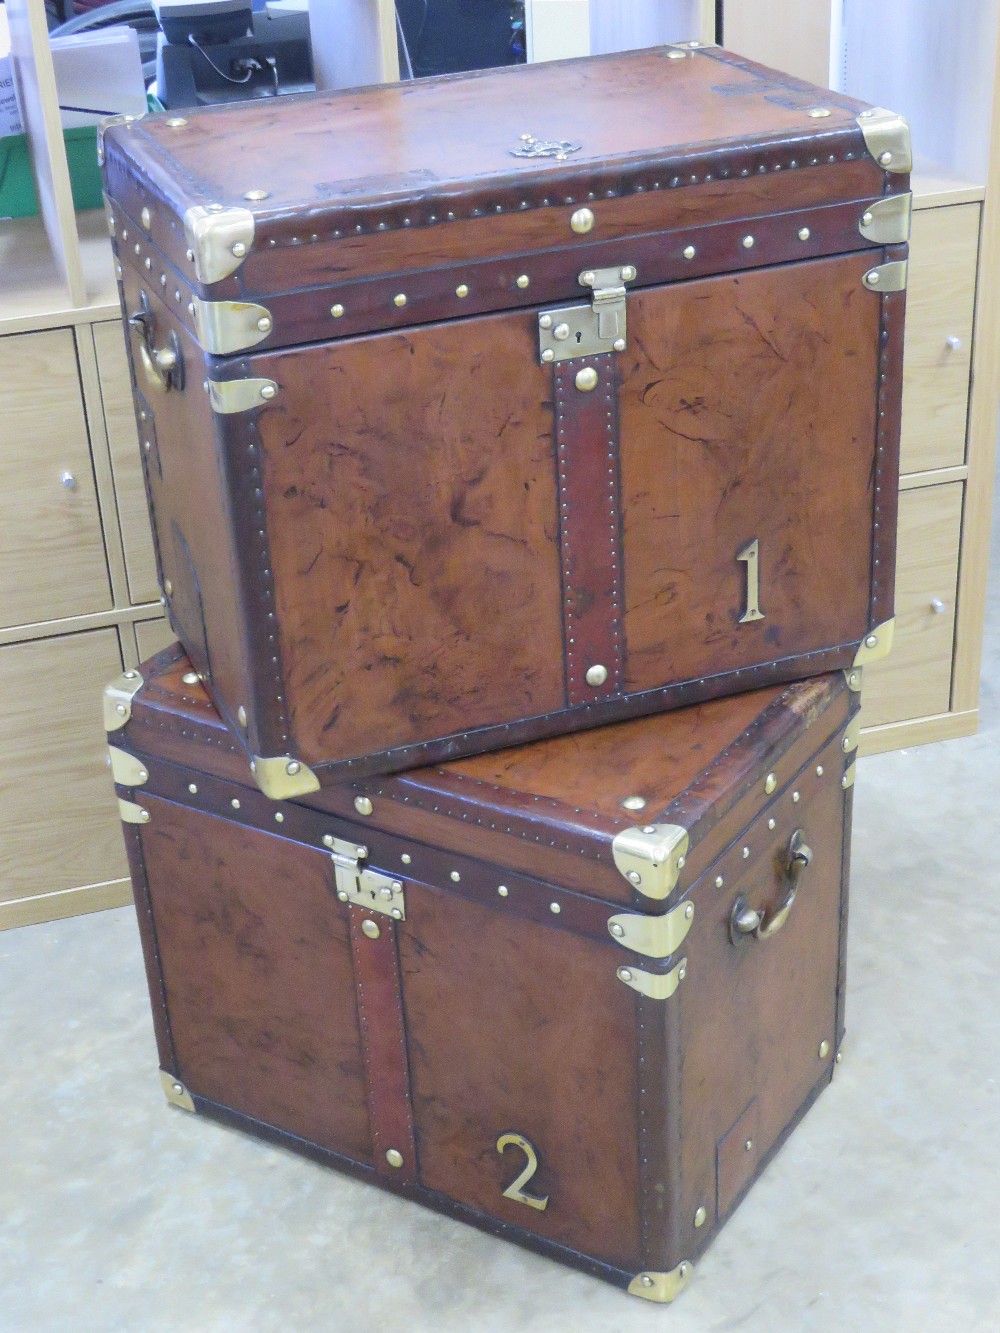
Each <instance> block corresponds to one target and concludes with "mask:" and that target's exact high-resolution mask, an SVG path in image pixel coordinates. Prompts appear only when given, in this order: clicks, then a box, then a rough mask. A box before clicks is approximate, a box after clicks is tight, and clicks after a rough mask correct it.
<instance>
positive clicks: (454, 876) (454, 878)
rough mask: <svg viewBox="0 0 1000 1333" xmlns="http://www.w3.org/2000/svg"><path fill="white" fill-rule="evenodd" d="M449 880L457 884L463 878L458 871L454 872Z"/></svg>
mask: <svg viewBox="0 0 1000 1333" xmlns="http://www.w3.org/2000/svg"><path fill="white" fill-rule="evenodd" d="M448 878H449V879H450V880H451V881H452V883H453V884H457V883H458V881H459V880H460V879H461V878H462V876H461V875H460V874H459V873H458V871H457V870H453V871H452V872H451V874H450V875H449V877H448Z"/></svg>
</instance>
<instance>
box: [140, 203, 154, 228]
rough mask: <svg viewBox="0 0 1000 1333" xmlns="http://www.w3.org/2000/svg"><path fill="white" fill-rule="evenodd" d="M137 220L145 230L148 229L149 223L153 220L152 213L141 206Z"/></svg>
mask: <svg viewBox="0 0 1000 1333" xmlns="http://www.w3.org/2000/svg"><path fill="white" fill-rule="evenodd" d="M139 221H140V222H141V223H142V225H143V226H144V227H145V228H146V230H147V231H149V224H150V223H151V222H152V221H153V215H152V214H151V213H150V211H149V209H148V208H143V210H142V212H141V213H140V214H139Z"/></svg>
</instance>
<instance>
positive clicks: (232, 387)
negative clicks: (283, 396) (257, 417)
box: [205, 379, 278, 416]
mask: <svg viewBox="0 0 1000 1333" xmlns="http://www.w3.org/2000/svg"><path fill="white" fill-rule="evenodd" d="M205 383H206V384H207V385H208V396H209V399H210V401H211V404H212V411H213V412H218V413H219V414H220V415H221V416H229V415H231V414H232V413H233V412H252V411H253V409H254V408H255V407H263V406H264V404H265V403H269V402H270V401H271V399H272V398H274V397H275V395H276V394H277V392H278V386H277V384H275V382H274V380H266V379H246V380H206V381H205Z"/></svg>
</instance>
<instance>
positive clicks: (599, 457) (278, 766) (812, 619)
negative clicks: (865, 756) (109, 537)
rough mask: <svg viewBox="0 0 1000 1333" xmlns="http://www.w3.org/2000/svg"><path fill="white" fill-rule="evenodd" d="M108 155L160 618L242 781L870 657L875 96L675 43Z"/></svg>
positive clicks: (888, 264) (892, 422) (890, 196)
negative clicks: (868, 103)
mask: <svg viewBox="0 0 1000 1333" xmlns="http://www.w3.org/2000/svg"><path fill="white" fill-rule="evenodd" d="M531 134H534V135H538V136H543V135H545V136H547V135H558V136H568V137H567V138H565V139H564V138H562V137H560V138H557V139H553V140H547V139H542V138H538V139H532V138H531V137H530V135H531ZM524 135H527V136H528V137H527V138H524V137H522V136H524ZM545 153H552V154H554V155H552V156H545V155H544V154H545ZM103 154H104V171H105V180H106V186H107V191H108V196H109V201H110V202H109V211H110V218H111V224H112V228H113V235H114V244H115V247H116V253H117V257H118V264H119V272H120V277H121V294H122V304H123V310H124V313H125V315H126V316H127V317H128V318H129V324H130V328H131V335H132V336H131V350H132V362H133V369H134V376H135V391H136V406H137V412H138V419H139V426H140V432H141V438H142V441H143V451H144V460H145V473H146V481H147V485H148V491H149V499H150V504H151V509H152V515H153V523H154V529H155V537H156V546H157V554H158V560H159V567H160V571H161V579H162V587H163V591H164V595H165V600H166V606H167V611H168V614H169V616H170V620H171V623H172V625H173V626H174V629H175V630H176V632H177V634H178V636H179V638H180V639H181V640H182V642H183V643H184V645H185V647H186V650H187V651H188V653H189V654H190V656H191V659H192V661H193V663H194V667H195V669H196V670H197V671H198V673H199V674H200V675H201V677H202V678H203V680H204V681H205V682H206V684H207V686H208V688H209V690H210V693H211V695H212V698H213V700H214V701H215V704H216V706H217V707H218V709H219V711H220V712H221V714H222V716H223V717H224V718H225V719H226V721H227V723H228V724H229V725H230V727H231V728H232V730H233V732H234V734H235V735H236V736H238V737H239V739H240V742H241V744H242V746H243V750H244V754H245V758H246V760H250V761H252V762H253V763H254V772H255V776H256V780H257V782H258V783H259V785H260V786H261V788H262V789H263V790H264V791H266V792H267V793H268V794H270V795H272V796H274V797H276V798H278V797H284V796H294V795H296V794H301V793H303V792H306V791H309V790H312V789H315V788H316V787H318V786H320V785H327V784H328V783H333V782H339V781H343V780H345V779H350V778H352V777H354V776H355V775H366V774H370V773H378V772H393V771H399V770H403V769H406V768H411V767H415V766H418V765H421V764H428V763H436V762H439V761H442V760H446V759H452V758H456V757H459V756H462V755H465V754H473V753H478V752H482V751H485V750H490V749H496V748H500V747H503V746H509V745H513V744H519V743H522V742H525V741H528V740H533V739H538V738H541V737H545V736H550V735H556V734H562V733H565V732H568V731H574V730H577V729H580V728H586V727H589V726H593V725H596V724H598V723H606V722H610V721H617V720H621V719H623V718H626V717H630V716H635V715H639V714H646V713H652V712H657V711H661V710H663V709H668V708H673V707H677V706H682V705H685V704H688V703H691V702H695V701H698V700H700V699H705V698H709V697H713V696H718V695H722V694H731V693H734V692H737V691H741V690H747V689H754V688H757V687H761V686H764V685H766V684H768V683H774V682H780V681H782V680H790V679H796V678H800V677H802V676H805V675H809V674H815V673H819V672H823V671H828V670H833V669H837V668H846V667H850V666H851V665H852V664H854V663H855V662H856V661H860V660H864V659H870V658H872V657H874V656H878V655H880V654H881V653H883V652H885V651H887V649H888V645H889V641H890V638H891V619H892V614H893V607H892V599H893V573H894V552H895V530H896V512H895V505H896V488H897V471H898V432H899V401H900V366H901V354H902V341H903V303H904V299H905V290H904V289H905V276H906V239H907V237H908V235H909V208H910V196H909V193H908V184H909V177H908V172H909V166H910V150H909V138H908V132H907V130H906V125H905V122H904V121H902V120H901V119H900V118H899V117H898V116H893V115H892V114H891V113H889V112H885V111H882V110H879V109H874V108H865V107H864V106H862V105H861V104H859V103H856V102H854V101H852V100H850V99H848V98H845V97H842V96H840V95H839V94H836V93H833V92H831V91H829V90H828V89H818V88H815V87H812V86H811V85H808V84H805V83H802V82H801V81H798V80H795V79H792V78H789V77H786V76H784V75H781V74H777V73H775V72H774V71H773V70H767V69H764V68H762V67H760V66H758V65H754V64H751V63H749V62H747V61H745V60H742V59H740V58H739V57H737V56H734V55H731V54H728V53H727V52H725V51H722V50H719V49H717V48H705V49H697V50H695V49H692V48H690V47H674V48H665V49H659V50H652V51H640V52H632V53H628V54H625V55H618V56H613V57H600V58H596V59H592V60H583V61H568V62H564V63H558V64H545V65H537V66H529V67H522V68H518V69H511V70H504V71H491V72H487V73H481V74H473V75H468V76H454V77H447V78H440V79H429V80H424V81H419V82H418V83H416V84H403V85H400V86H395V87H383V88H373V89H362V90H359V91H354V92H345V93H339V94H334V95H322V96H315V97H304V98H282V99H280V101H278V102H277V103H266V104H265V103H260V102H258V103H254V104H245V105H241V106H231V107H228V108H206V109H204V110H199V111H192V112H187V113H186V114H185V115H184V116H154V117H149V118H146V119H143V120H140V121H135V122H131V123H128V124H114V123H112V124H111V125H109V126H108V127H107V128H106V129H105V131H104V133H103Z"/></svg>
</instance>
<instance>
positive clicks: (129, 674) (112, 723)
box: [104, 671, 142, 731]
mask: <svg viewBox="0 0 1000 1333" xmlns="http://www.w3.org/2000/svg"><path fill="white" fill-rule="evenodd" d="M141 689H142V677H141V676H140V675H139V673H138V671H123V672H122V674H121V675H120V676H119V677H118V678H117V680H113V681H112V682H111V684H110V685H106V686H105V687H104V730H105V731H117V730H118V729H119V727H124V725H125V723H126V722H127V721H128V720H129V718H130V717H131V716H132V700H133V698H134V697H135V696H136V695H137V694H138V693H139V691H140V690H141Z"/></svg>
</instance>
